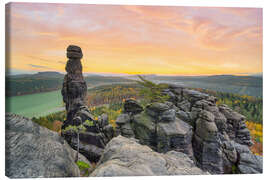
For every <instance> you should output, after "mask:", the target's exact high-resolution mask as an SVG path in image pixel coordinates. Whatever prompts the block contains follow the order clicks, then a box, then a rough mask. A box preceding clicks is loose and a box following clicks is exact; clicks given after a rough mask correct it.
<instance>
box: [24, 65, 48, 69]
mask: <svg viewBox="0 0 270 180" xmlns="http://www.w3.org/2000/svg"><path fill="white" fill-rule="evenodd" d="M28 66H30V67H33V68H39V69H52V68H50V67H47V66H40V65H35V64H28Z"/></svg>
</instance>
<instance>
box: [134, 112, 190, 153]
mask: <svg viewBox="0 0 270 180" xmlns="http://www.w3.org/2000/svg"><path fill="white" fill-rule="evenodd" d="M156 118H157V117H153V116H151V115H149V114H148V113H147V112H143V113H140V114H137V115H135V116H134V121H133V130H134V134H135V137H136V138H137V139H139V140H140V143H141V144H145V145H148V146H150V147H151V148H152V149H154V150H156V151H158V152H168V151H170V150H175V151H179V152H184V153H186V154H188V155H189V156H190V157H192V156H193V151H192V144H191V140H192V135H193V133H192V127H191V126H190V125H189V124H187V123H185V122H184V121H182V120H180V119H178V118H175V119H174V120H173V121H164V122H162V121H156V120H157V119H156Z"/></svg>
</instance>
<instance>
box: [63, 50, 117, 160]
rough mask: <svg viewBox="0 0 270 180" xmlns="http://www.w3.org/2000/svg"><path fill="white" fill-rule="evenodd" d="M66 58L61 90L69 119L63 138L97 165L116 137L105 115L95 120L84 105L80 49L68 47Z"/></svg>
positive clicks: (64, 128) (83, 81) (85, 90)
mask: <svg viewBox="0 0 270 180" xmlns="http://www.w3.org/2000/svg"><path fill="white" fill-rule="evenodd" d="M67 57H68V58H69V60H68V61H67V64H66V71H67V74H66V75H65V78H64V82H63V88H62V91H61V92H62V96H63V101H64V103H65V104H66V111H67V119H66V120H65V121H64V123H63V126H62V131H61V135H62V136H63V137H64V138H65V139H66V141H67V142H68V143H69V144H70V146H71V147H72V148H74V149H75V150H76V149H77V148H79V152H80V153H82V154H83V155H84V156H85V157H87V159H88V160H90V161H94V162H97V161H98V160H99V158H100V157H101V155H102V153H103V149H104V147H105V145H106V143H107V142H108V141H109V140H110V139H111V138H112V136H113V135H112V133H113V129H112V126H111V125H109V123H108V118H107V119H106V117H104V116H102V117H100V118H99V120H98V121H95V120H94V118H93V116H92V115H91V113H90V111H89V109H88V107H87V106H85V97H86V95H87V85H86V82H85V80H84V78H83V75H82V64H81V58H82V57H83V54H82V50H81V48H80V47H78V46H74V45H70V46H68V48H67ZM78 146H79V147H78Z"/></svg>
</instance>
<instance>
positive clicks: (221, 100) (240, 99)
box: [196, 88, 263, 124]
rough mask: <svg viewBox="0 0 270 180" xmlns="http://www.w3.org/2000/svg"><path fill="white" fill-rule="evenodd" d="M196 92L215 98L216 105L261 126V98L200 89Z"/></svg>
mask: <svg viewBox="0 0 270 180" xmlns="http://www.w3.org/2000/svg"><path fill="white" fill-rule="evenodd" d="M196 90H199V91H201V92H204V93H207V94H211V95H213V96H215V97H217V98H218V101H217V104H227V105H228V106H229V107H231V108H232V109H233V110H235V111H237V112H239V113H240V114H243V115H244V116H246V118H247V120H248V121H252V122H255V123H259V124H262V113H263V112H262V110H263V101H262V98H259V97H253V96H247V95H238V94H232V93H224V92H216V91H211V90H206V89H200V88H196Z"/></svg>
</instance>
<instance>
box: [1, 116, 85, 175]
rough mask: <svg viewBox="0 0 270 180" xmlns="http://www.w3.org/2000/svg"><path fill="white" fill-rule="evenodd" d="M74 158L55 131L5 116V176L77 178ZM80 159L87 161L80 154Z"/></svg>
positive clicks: (21, 118) (24, 120) (22, 119)
mask: <svg viewBox="0 0 270 180" xmlns="http://www.w3.org/2000/svg"><path fill="white" fill-rule="evenodd" d="M75 156H76V152H75V151H74V150H73V149H72V148H71V147H70V146H69V145H68V144H67V143H66V142H65V140H64V139H63V138H62V137H60V136H59V135H58V134H57V133H56V132H52V131H50V130H48V129H46V128H44V127H41V126H39V125H38V124H36V123H34V122H32V121H31V120H29V119H27V118H24V117H21V116H18V115H12V114H6V176H8V177H10V178H37V177H48V178H49V177H75V176H80V171H79V168H78V167H77V165H76V163H75V162H74V160H75ZM79 159H80V160H83V161H87V160H86V159H85V157H83V156H82V155H79ZM87 163H89V162H87Z"/></svg>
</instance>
